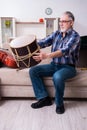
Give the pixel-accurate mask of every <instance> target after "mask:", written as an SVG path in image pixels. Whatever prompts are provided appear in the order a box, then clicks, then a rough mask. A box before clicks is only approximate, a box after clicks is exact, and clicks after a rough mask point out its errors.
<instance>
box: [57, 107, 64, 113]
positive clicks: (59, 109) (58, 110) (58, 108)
mask: <svg viewBox="0 0 87 130" xmlns="http://www.w3.org/2000/svg"><path fill="white" fill-rule="evenodd" d="M64 112H65V108H64V105H62V106H60V107H59V106H57V107H56V113H57V114H63V113H64Z"/></svg>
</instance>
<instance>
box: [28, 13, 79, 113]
mask: <svg viewBox="0 0 87 130" xmlns="http://www.w3.org/2000/svg"><path fill="white" fill-rule="evenodd" d="M74 20H75V18H74V15H73V14H72V13H71V12H70V11H66V12H64V13H63V15H62V16H61V18H60V20H59V25H60V30H57V31H56V32H54V33H52V34H51V35H49V36H48V37H46V38H44V39H42V40H40V41H39V42H38V44H39V46H40V48H44V47H47V46H52V49H51V53H47V52H46V53H42V52H40V53H37V54H36V55H35V56H33V58H34V59H35V60H36V61H40V60H44V59H47V58H51V59H52V61H51V63H50V64H45V65H38V66H34V67H31V69H30V71H29V74H30V78H31V81H32V85H33V89H34V93H35V96H36V98H37V100H38V101H37V102H35V103H32V104H31V107H32V108H34V109H38V108H41V107H44V106H50V105H52V100H51V97H50V96H49V95H48V92H47V90H46V87H45V85H44V83H43V77H47V76H52V79H53V83H54V87H55V104H56V113H57V114H62V113H64V112H65V108H64V101H63V96H64V89H65V81H66V80H67V79H69V78H72V77H74V76H76V69H75V66H76V64H77V62H78V58H79V49H80V36H79V34H78V33H77V32H76V31H75V30H74V29H73V24H74Z"/></svg>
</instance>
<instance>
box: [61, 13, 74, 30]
mask: <svg viewBox="0 0 87 130" xmlns="http://www.w3.org/2000/svg"><path fill="white" fill-rule="evenodd" d="M59 25H60V31H61V32H66V31H67V30H68V29H70V28H71V27H72V26H73V21H72V20H71V19H70V18H69V17H68V15H66V14H63V15H62V16H61V18H60V21H59Z"/></svg>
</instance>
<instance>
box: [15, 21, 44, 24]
mask: <svg viewBox="0 0 87 130" xmlns="http://www.w3.org/2000/svg"><path fill="white" fill-rule="evenodd" d="M16 24H44V22H19V21H17V22H16Z"/></svg>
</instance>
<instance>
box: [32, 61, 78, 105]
mask: <svg viewBox="0 0 87 130" xmlns="http://www.w3.org/2000/svg"><path fill="white" fill-rule="evenodd" d="M29 75H30V78H31V82H32V85H33V89H34V93H35V96H36V98H37V99H41V98H44V97H46V96H49V95H48V92H47V90H46V86H45V85H44V82H43V77H48V76H52V80H53V83H54V87H55V103H56V105H57V106H61V105H63V96H64V89H65V81H66V80H67V79H69V78H72V77H74V76H75V75H76V69H75V68H74V67H72V66H69V65H64V64H63V65H60V64H55V63H53V62H52V63H50V64H45V65H38V66H34V67H31V68H30V71H29Z"/></svg>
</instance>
